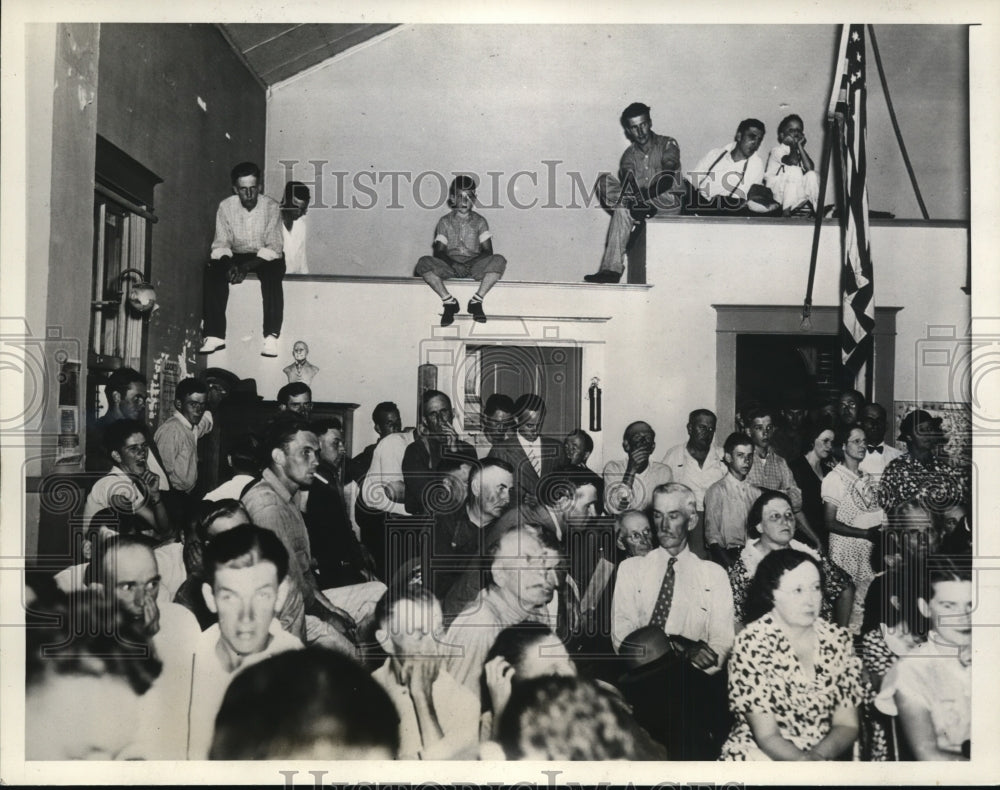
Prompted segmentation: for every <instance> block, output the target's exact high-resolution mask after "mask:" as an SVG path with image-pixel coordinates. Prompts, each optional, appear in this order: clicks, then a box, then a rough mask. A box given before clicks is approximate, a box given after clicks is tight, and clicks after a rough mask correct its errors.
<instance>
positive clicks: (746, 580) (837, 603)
mask: <svg viewBox="0 0 1000 790" xmlns="http://www.w3.org/2000/svg"><path fill="white" fill-rule="evenodd" d="M747 535H748V536H754V535H756V536H758V537H756V539H754V538H752V537H751V539H750V540H748V541H747V544H746V546H744V547H743V551H742V552H740V558H739V559H738V560H737V561H736V564H735V565H733V567H732V568H731V569H730V571H729V582H730V584H731V585H732V588H733V604H734V607H735V611H736V628H737V630H739V629H741V628H742V627H743V626H744V624H746V623H747V603H748V596H749V590H750V582H751V580H752V579H753V577H754V575H755V574H756V572H757V566H758V565H760V562H761V560H763V559H764V557H766V556H767V555H768V554H770V553H771V552H773V551H780V550H783V549H795V550H797V551H801V552H804V553H806V554H808V555H809V556H810V557H812V558H813V559H814V560H815V561H816V562H817V563H819V565H820V567H821V568H822V569H823V577H824V582H823V600H822V607H821V610H820V616H821V617H822V618H823V619H824V620H828V621H831V622H835V623H837V624H838V625H846V624H847V621H848V620H849V619H850V616H851V607H852V604H853V603H854V585H853V584H852V583H851V578H850V576H848V574H847V573H846V572H845V571H844V570H843V569H842V568H840V567H839V566H838V565H836V564H834V563H833V562H831V561H830V559H829V558H827V557H824V556H822V555H820V554H819V553H818V552H817V551H816V550H815V549H813V548H810V547H809V546H806V545H805V544H804V543H800V542H799V541H797V540H795V539H794V535H795V513H794V512H793V511H792V503H791V500H789V498H788V497H787V496H785V495H784V494H782V493H781V492H780V491H765V492H764V493H763V494H761V495H760V496H759V497H758V498H757V501H756V502H754V503H753V506H752V507H751V508H750V515H749V516H748V517H747Z"/></svg>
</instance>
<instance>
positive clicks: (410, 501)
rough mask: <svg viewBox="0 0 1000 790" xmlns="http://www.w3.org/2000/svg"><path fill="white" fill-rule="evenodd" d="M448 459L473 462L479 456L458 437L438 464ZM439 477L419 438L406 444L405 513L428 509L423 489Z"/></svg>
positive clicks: (404, 463) (421, 511)
mask: <svg viewBox="0 0 1000 790" xmlns="http://www.w3.org/2000/svg"><path fill="white" fill-rule="evenodd" d="M449 460H451V461H467V462H469V463H473V464H474V463H476V461H478V460H479V457H478V456H477V455H476V448H475V447H473V446H472V445H471V444H469V443H468V442H463V441H462V440H461V439H459V440H458V446H457V447H456V448H455V452H451V451H449V450H444V451H443V452H442V454H441V458H440V460H439V465H440V462H441V461H449ZM369 463H370V462H369ZM441 477H442V475H440V474H438V472H437V467H436V466H434V465H433V464H432V462H431V455H430V453H429V452H428V450H427V448H426V447H425V446H424V443H423V442H422V441H421V440H420V439H419V438H418V439H417V440H416V441H414V442H412V443H411V444H409V445H408V446H407V448H406V452H405V453H404V454H403V483H404V484H405V486H406V495H405V498H404V500H403V505H404V507H405V508H406V512H407V513H409V514H410V515H415V516H416V515H420V514H422V513H426V512H427V511H428V508H427V507H426V506H425V504H426V503H425V501H424V500H425V491H426V489H427V488H428V487H429V486H431V485H434V484H435V483H437V482H439V481H440V480H441Z"/></svg>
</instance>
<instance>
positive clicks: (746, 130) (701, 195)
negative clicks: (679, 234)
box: [684, 118, 773, 214]
mask: <svg viewBox="0 0 1000 790" xmlns="http://www.w3.org/2000/svg"><path fill="white" fill-rule="evenodd" d="M763 140H764V124H763V122H761V121H758V120H757V119H756V118H746V119H744V120H742V121H740V125H739V126H738V127H737V129H736V136H735V137H734V138H733V142H731V143H729V144H728V145H725V146H723V147H722V148H713V149H712V150H711V151H709V152H708V153H707V154H705V156H703V157H702V158H701V160H700V161H699V162H698V164H697V165H695V168H694V170H691V171H690V172H688V173H685V174H684V178H685V179H686V181H687V184H688V200H687V209H688V211H690V212H693V213H697V214H719V213H729V212H739V213H741V214H742V213H745V211H746V208H747V200H749V199H750V197H751V195H750V190H751V188H752V187H754V186H755V185H758V184H761V185H762V184H763V182H764V162H763V161H762V160H761V158H760V157H759V156H757V153H756V151H757V149H758V148H760V144H761V142H762V141H763ZM771 202H773V199H772V201H771Z"/></svg>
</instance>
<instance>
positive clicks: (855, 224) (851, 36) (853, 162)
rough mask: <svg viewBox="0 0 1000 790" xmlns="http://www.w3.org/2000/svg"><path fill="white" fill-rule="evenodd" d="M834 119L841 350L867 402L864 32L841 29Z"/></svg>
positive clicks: (871, 295)
mask: <svg viewBox="0 0 1000 790" xmlns="http://www.w3.org/2000/svg"><path fill="white" fill-rule="evenodd" d="M829 109H830V114H831V115H833V116H835V117H836V119H837V124H836V128H837V130H838V133H839V134H838V138H839V139H838V140H836V141H835V142H836V146H837V152H838V155H839V160H840V178H841V187H842V189H841V197H842V201H843V202H842V210H841V211H840V217H841V230H842V233H843V239H844V243H843V265H842V269H841V279H840V281H841V291H842V295H841V296H842V299H841V302H842V303H841V319H840V349H841V357H842V361H843V364H844V368H845V370H847V371H849V372H850V373H851V374H852V375H853V376H854V379H855V381H856V382H857V383H856V386H857V388H858V389H860V390H862V391H864V392H865V394H866V395H868V396H869V397H870V396H871V384H870V382H871V363H872V351H873V348H874V341H875V338H874V331H875V291H874V285H875V283H874V276H873V271H872V258H871V242H870V234H869V228H868V185H867V183H866V176H867V168H868V158H867V150H866V144H867V139H866V138H867V133H866V125H867V116H866V105H865V26H864V25H844V29H843V33H842V34H841V40H840V59H839V73H838V77H837V79H835V80H834V84H833V95H832V96H831V97H830V108H829Z"/></svg>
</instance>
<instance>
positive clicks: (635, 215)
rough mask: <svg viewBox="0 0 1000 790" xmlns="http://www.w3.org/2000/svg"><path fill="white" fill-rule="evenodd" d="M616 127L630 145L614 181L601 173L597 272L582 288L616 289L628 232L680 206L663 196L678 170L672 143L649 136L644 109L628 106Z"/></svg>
mask: <svg viewBox="0 0 1000 790" xmlns="http://www.w3.org/2000/svg"><path fill="white" fill-rule="evenodd" d="M620 121H621V125H622V128H624V129H625V136H626V137H627V138H628V139H629V140H631V141H632V145H630V146H629V147H628V148H626V149H625V153H623V154H622V158H621V162H620V164H619V165H618V178H615V177H614V176H613V175H611V174H610V173H602V174H601V175H600V176H599V177H598V179H597V196H598V197H599V198H600V200H601V205H602V206H604V208H605V210H607V211H608V212H610V214H611V226H610V227H609V228H608V239H607V242H606V243H605V246H604V257H603V258H602V259H601V268H600V270H599V271H598V272H597V273H596V274H588V275H586V276H585V277H584V278H583V279H584V280H586V281H587V282H588V283H616V282H618V281H619V280H621V278H622V272H623V271H625V262H624V259H625V247H626V246H627V244H628V240H629V236H630V235H631V234H632V231H633V228H635V227H637V226H639V225H641V224H642V223H644V222H645V221H646V218H647V217H650V216H652V215H653V214H655V213H656V212H657V210H669V209H671V208H674V209H679V208H680V201H679V199H678V197H677V195H675V194H669V192H670V190H671V188H672V187H673V186H674V184H675V183H676V181H677V173H678V171H679V170H680V167H681V149H680V146H678V145H677V141H676V140H675V139H674V138H673V137H665V136H661V135H658V134H656V133H655V132H653V128H652V121H650V119H649V107H647V106H646V105H645V104H643V103H642V102H634V103H632V104H630V105H629V106H628V107H626V108H625V109H624V111H623V112H622V114H621V118H620Z"/></svg>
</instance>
